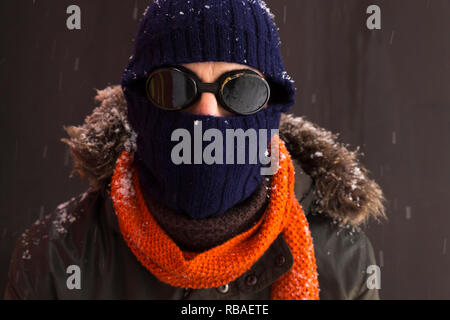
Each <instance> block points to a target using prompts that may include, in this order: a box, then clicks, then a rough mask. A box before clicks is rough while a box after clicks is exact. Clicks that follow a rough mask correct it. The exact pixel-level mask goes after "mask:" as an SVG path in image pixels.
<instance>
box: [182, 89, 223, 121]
mask: <svg viewBox="0 0 450 320" xmlns="http://www.w3.org/2000/svg"><path fill="white" fill-rule="evenodd" d="M184 111H185V112H188V113H192V114H198V115H208V116H215V117H227V116H231V115H232V113H231V112H229V111H227V110H225V109H224V108H222V106H220V104H219V103H218V102H217V99H216V96H215V95H214V94H213V93H210V92H203V93H202V95H201V96H200V98H199V100H198V101H197V102H196V103H195V104H194V105H192V106H190V107H189V108H187V109H185V110H184Z"/></svg>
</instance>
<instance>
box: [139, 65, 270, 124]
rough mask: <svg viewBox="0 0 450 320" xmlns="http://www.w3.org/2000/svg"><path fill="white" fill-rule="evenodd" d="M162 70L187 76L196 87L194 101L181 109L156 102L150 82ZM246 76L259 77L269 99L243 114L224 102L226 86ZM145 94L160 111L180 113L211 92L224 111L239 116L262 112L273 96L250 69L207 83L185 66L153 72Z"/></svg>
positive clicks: (168, 67) (159, 69) (160, 69)
mask: <svg viewBox="0 0 450 320" xmlns="http://www.w3.org/2000/svg"><path fill="white" fill-rule="evenodd" d="M162 70H171V71H176V72H180V73H182V74H184V75H186V76H187V78H188V79H189V80H190V81H192V84H193V85H194V89H195V94H194V95H193V97H192V99H190V100H189V101H187V102H186V103H185V104H183V105H182V106H181V107H179V108H177V109H174V108H163V107H161V106H160V105H159V104H158V103H157V102H156V101H154V100H153V99H152V97H151V96H150V94H149V90H148V87H149V83H150V80H151V79H152V77H153V75H154V74H156V73H158V72H161V71H162ZM244 74H245V75H246V76H251V77H257V78H258V79H260V80H262V83H264V84H265V86H266V88H267V97H266V100H265V101H264V103H263V105H262V106H261V107H259V108H258V109H257V110H255V111H252V112H249V113H243V112H241V111H239V110H234V109H233V108H232V107H231V106H229V105H227V104H226V103H225V101H224V100H223V90H224V88H225V85H226V84H227V83H228V82H229V81H231V80H234V79H236V78H238V77H239V76H242V75H244ZM145 92H146V94H147V98H148V99H149V100H150V102H151V103H153V104H154V105H155V106H157V107H158V108H160V109H163V110H168V111H180V110H184V109H187V108H189V107H190V106H192V105H193V104H195V103H196V102H197V101H198V100H199V99H200V97H201V94H202V93H204V92H210V93H213V94H214V95H215V96H216V99H217V102H218V103H219V104H220V105H221V106H222V107H223V108H224V109H226V110H228V111H230V112H233V113H236V114H238V115H242V116H245V115H251V114H255V113H257V112H259V111H261V110H262V109H263V108H264V107H265V106H266V104H267V102H268V101H269V99H270V94H271V92H270V85H269V83H268V82H267V80H266V79H264V78H263V77H261V76H260V75H259V74H258V73H257V72H255V71H253V70H250V69H240V70H232V71H228V72H225V73H223V74H222V75H220V76H219V78H218V79H217V80H216V81H215V82H212V83H207V82H202V81H201V79H200V78H199V77H198V76H197V74H196V73H195V72H193V71H192V70H190V69H188V68H186V67H183V66H163V67H159V68H158V69H156V70H154V71H153V72H151V73H150V75H149V76H148V78H147V81H146V84H145Z"/></svg>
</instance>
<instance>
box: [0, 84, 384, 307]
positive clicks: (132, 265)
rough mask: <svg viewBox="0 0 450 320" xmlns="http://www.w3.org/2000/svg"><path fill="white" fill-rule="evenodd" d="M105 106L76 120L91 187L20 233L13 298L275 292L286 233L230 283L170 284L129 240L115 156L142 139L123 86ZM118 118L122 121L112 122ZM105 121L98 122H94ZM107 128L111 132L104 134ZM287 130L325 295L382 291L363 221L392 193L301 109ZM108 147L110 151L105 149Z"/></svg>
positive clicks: (77, 143) (261, 295)
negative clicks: (118, 199) (71, 282)
mask: <svg viewBox="0 0 450 320" xmlns="http://www.w3.org/2000/svg"><path fill="white" fill-rule="evenodd" d="M97 100H98V101H99V102H100V106H99V107H97V108H96V109H95V110H94V112H93V115H92V116H91V117H88V118H87V120H86V123H85V124H84V125H83V126H81V127H70V128H68V129H67V131H68V133H69V135H70V139H64V141H65V142H66V143H68V144H69V145H70V147H71V149H72V156H73V158H74V162H75V168H76V170H77V171H78V172H79V173H80V174H81V175H82V176H83V177H86V178H88V179H89V181H90V183H91V188H90V189H89V190H88V191H87V192H85V193H83V194H81V195H79V196H78V197H75V198H72V200H70V201H68V202H66V203H64V204H62V205H60V206H58V208H57V209H56V210H55V211H53V212H51V213H50V214H48V215H46V216H45V218H44V219H43V220H41V221H37V222H36V223H35V224H33V226H31V227H30V228H29V229H28V230H26V232H24V234H23V235H22V236H21V237H20V238H19V240H18V242H17V245H16V248H15V250H14V253H13V256H12V259H11V265H10V271H9V279H8V280H9V281H8V284H7V288H6V292H5V298H6V299H269V298H270V288H271V285H272V283H273V282H275V281H276V280H277V279H278V278H280V277H281V276H282V275H283V274H285V273H286V272H288V271H289V270H290V268H291V266H292V263H293V257H292V254H291V251H290V249H289V247H288V245H287V244H286V242H285V240H284V238H283V236H282V235H280V236H279V237H278V238H277V239H276V241H274V242H273V243H272V245H271V246H270V248H269V249H268V250H267V251H266V252H265V254H264V255H263V256H262V257H261V258H260V259H259V260H258V261H257V262H256V263H255V264H254V265H253V267H252V268H251V269H250V270H249V271H247V272H246V273H244V274H243V275H241V276H240V277H239V278H237V279H236V280H234V281H233V282H231V283H229V284H227V285H225V286H222V287H220V288H211V289H201V290H191V289H185V288H176V287H172V286H170V285H168V284H165V283H162V282H161V281H159V280H158V279H157V278H156V277H155V276H153V275H152V274H151V273H150V272H149V271H148V270H147V269H146V268H144V267H143V266H142V265H141V264H140V262H139V261H138V260H137V259H136V257H135V256H134V255H133V253H132V252H131V250H130V249H129V248H128V246H127V244H126V243H125V241H124V239H123V237H122V235H121V233H120V230H119V227H118V222H117V219H116V215H115V213H114V208H113V205H112V201H111V198H110V195H109V194H108V192H106V190H107V188H108V183H109V181H110V179H111V175H112V171H113V169H114V165H115V161H116V159H117V157H118V155H119V154H120V153H121V152H122V150H124V148H132V147H133V146H134V143H135V133H134V132H132V130H131V129H130V127H129V125H128V123H127V122H126V102H125V100H124V99H123V94H122V91H121V89H120V87H110V88H107V89H105V90H103V91H100V92H99V95H98V97H97ZM112 127H114V128H115V129H117V128H119V130H111V128H112ZM93 128H96V130H93ZM99 129H100V131H101V132H102V134H103V136H102V137H103V138H102V139H99V138H98V136H99ZM280 137H281V138H282V139H283V140H284V142H285V144H286V147H287V148H288V150H289V153H290V154H291V157H292V159H293V161H294V164H295V167H296V185H295V191H296V196H297V198H298V200H299V202H300V204H301V205H302V207H303V210H304V212H305V214H306V217H307V220H308V222H309V228H310V231H311V235H312V238H313V244H314V251H315V257H316V262H317V268H318V274H319V288H320V298H321V299H378V298H379V294H378V291H377V289H369V287H368V285H367V281H368V278H369V276H370V274H368V273H367V268H368V267H369V266H371V265H376V261H375V256H374V251H373V248H372V245H371V243H370V241H369V239H368V238H367V236H366V235H365V234H364V232H363V231H362V229H361V228H360V226H361V225H362V224H364V223H365V222H366V221H368V219H369V218H370V217H374V218H375V219H377V218H379V217H383V216H384V207H383V204H382V202H383V200H384V198H383V194H382V192H381V190H380V188H379V186H378V185H377V184H376V183H375V182H374V181H373V180H371V179H369V177H368V173H367V170H366V169H365V168H364V167H363V166H362V165H361V164H360V163H359V162H358V160H357V152H351V151H349V150H348V149H347V148H346V146H345V145H342V144H340V143H336V141H335V138H336V137H335V136H334V135H332V134H331V133H329V132H327V131H325V130H324V129H322V128H320V127H318V126H317V125H315V124H313V123H311V122H308V121H306V120H304V119H303V118H300V117H293V116H291V115H283V117H282V120H281V123H280ZM105 154H106V155H108V158H107V159H106V160H105V157H104V155H105ZM71 265H76V266H78V267H79V271H80V286H81V288H80V289H77V288H75V289H69V288H68V285H67V282H68V278H69V276H70V275H71V274H69V273H67V268H68V267H69V266H71Z"/></svg>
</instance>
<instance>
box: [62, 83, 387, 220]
mask: <svg viewBox="0 0 450 320" xmlns="http://www.w3.org/2000/svg"><path fill="white" fill-rule="evenodd" d="M95 100H96V101H97V103H99V106H98V107H97V108H95V109H94V110H93V112H92V114H90V115H89V116H88V117H87V118H86V119H85V122H84V124H83V125H81V126H69V127H65V130H66V132H67V133H68V135H69V138H68V139H66V138H64V139H61V140H62V141H63V142H64V143H66V144H68V145H69V147H70V151H71V155H72V158H73V161H74V168H73V170H72V173H71V176H73V174H74V173H75V172H78V173H79V174H80V175H81V176H82V177H83V178H87V179H88V180H89V182H90V185H91V190H99V189H101V188H102V187H103V186H105V185H107V184H108V183H109V180H110V178H111V176H112V173H113V170H114V167H115V163H116V160H117V158H118V157H119V155H120V154H121V152H122V151H123V150H124V149H125V150H127V151H133V150H135V147H136V133H135V132H134V131H133V130H132V129H131V127H130V125H129V123H128V120H127V103H126V100H125V98H124V95H123V92H122V88H121V87H120V86H112V87H107V88H106V89H104V90H100V91H98V93H97V96H96V98H95ZM279 133H280V137H281V139H282V140H283V141H284V142H285V144H286V147H287V149H288V151H289V153H290V154H291V157H292V159H293V161H294V164H295V166H296V177H297V181H298V182H299V183H297V185H296V190H298V192H299V193H298V195H303V194H305V195H306V193H307V191H308V190H309V185H310V184H312V186H313V188H312V189H313V192H314V195H315V199H316V201H315V206H316V212H318V213H319V214H326V215H328V216H330V217H331V218H333V219H334V220H336V221H337V222H339V223H340V224H342V225H350V226H355V227H356V226H359V225H361V224H362V223H365V222H366V221H368V219H369V218H370V217H373V218H375V219H376V220H378V219H379V218H382V217H385V209H384V205H383V202H384V200H385V199H384V196H383V193H382V191H381V189H380V187H379V185H378V184H377V183H376V182H375V181H373V180H371V179H370V178H369V177H368V173H369V172H368V170H367V169H366V168H365V167H364V166H363V165H362V164H361V163H360V162H359V161H358V159H357V158H358V156H359V152H358V149H357V150H356V151H350V150H348V149H347V147H346V146H345V145H344V144H342V143H339V142H337V141H336V138H337V135H336V134H333V133H331V132H329V131H326V130H325V129H323V128H321V127H319V126H318V125H317V124H314V123H312V122H310V121H307V120H305V119H304V118H303V117H295V116H293V115H291V114H289V115H285V114H283V115H282V117H281V121H280V130H279ZM300 177H303V178H301V179H299V178H300Z"/></svg>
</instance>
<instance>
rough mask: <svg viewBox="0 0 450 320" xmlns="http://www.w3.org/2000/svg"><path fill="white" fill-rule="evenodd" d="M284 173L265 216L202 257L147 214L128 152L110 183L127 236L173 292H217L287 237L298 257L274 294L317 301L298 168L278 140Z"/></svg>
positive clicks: (279, 176)
mask: <svg viewBox="0 0 450 320" xmlns="http://www.w3.org/2000/svg"><path fill="white" fill-rule="evenodd" d="M273 142H276V143H278V146H279V168H278V171H277V172H276V173H275V175H274V176H273V179H272V185H271V196H270V201H269V204H268V207H267V209H266V212H265V213H264V215H263V217H262V218H261V219H260V221H259V222H258V223H257V224H256V225H255V226H254V227H252V228H251V229H249V230H248V231H246V232H244V233H241V234H239V235H237V236H236V237H234V238H232V239H230V240H228V241H226V242H225V243H223V244H221V245H219V246H216V247H214V248H212V249H209V250H207V251H204V252H201V253H192V252H186V251H182V250H181V249H180V248H179V247H178V246H177V245H176V244H175V242H174V241H173V240H172V239H171V238H170V237H169V236H168V235H167V234H166V233H165V232H164V230H163V229H162V228H161V227H160V226H159V225H158V223H157V222H156V221H155V219H154V218H153V217H152V215H151V213H150V212H149V211H148V209H147V207H146V204H145V200H144V198H143V195H142V192H141V191H140V187H139V177H138V175H137V174H136V169H135V168H134V165H133V156H132V155H131V154H130V153H128V152H126V151H124V152H123V153H122V154H121V156H120V157H119V159H118V161H117V164H116V169H115V172H114V175H113V178H112V182H111V195H112V200H113V205H114V208H115V212H116V214H117V218H118V221H119V226H120V229H121V232H122V235H123V237H124V239H125V241H126V243H127V244H128V246H129V247H130V249H131V250H132V252H133V253H134V255H135V256H136V257H137V259H138V260H139V261H140V262H141V264H142V265H143V266H144V267H146V268H147V269H148V270H149V271H150V272H151V273H152V274H153V275H155V276H156V277H157V278H158V279H159V280H161V281H162V282H165V283H167V284H169V285H171V286H174V287H181V288H193V289H202V288H214V287H219V286H221V285H224V284H227V283H230V282H232V281H234V280H236V279H237V278H238V277H239V276H241V275H242V274H244V273H245V272H246V271H248V270H249V269H250V268H251V267H252V266H253V265H254V263H255V262H256V261H257V260H258V259H259V258H260V257H261V256H262V255H263V254H264V253H265V252H266V251H267V250H268V248H269V247H270V245H271V244H272V243H273V242H274V240H275V239H276V238H277V237H278V235H279V234H280V233H282V234H283V236H284V239H285V240H286V242H287V244H288V246H289V248H290V250H291V253H292V255H293V257H294V263H293V266H292V268H291V269H290V270H289V271H288V272H287V273H286V274H284V275H283V276H282V277H281V278H280V279H278V280H277V281H276V282H275V283H274V284H272V288H271V298H272V299H277V300H291V299H292V300H317V299H319V283H318V275H317V267H316V259H315V256H314V247H313V242H312V238H311V233H310V230H309V225H308V222H307V220H306V217H305V214H304V212H303V210H302V208H301V206H300V204H299V203H298V201H297V200H296V198H295V194H294V174H295V172H294V166H293V163H292V160H291V158H290V155H289V153H288V151H287V149H286V147H285V145H284V143H283V142H282V141H281V139H280V138H279V137H278V136H275V137H274V140H272V143H273Z"/></svg>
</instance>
